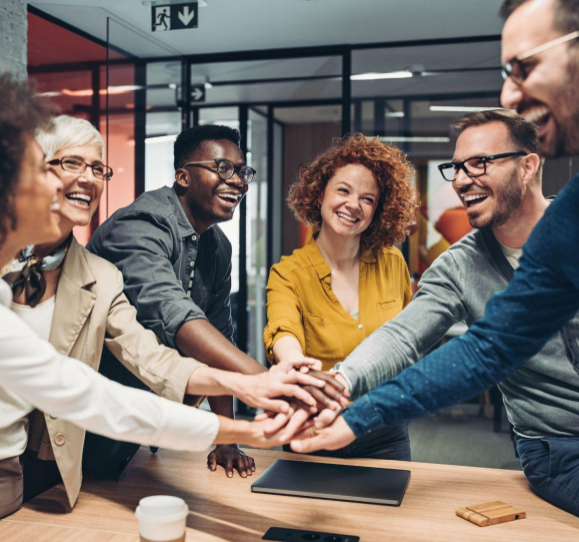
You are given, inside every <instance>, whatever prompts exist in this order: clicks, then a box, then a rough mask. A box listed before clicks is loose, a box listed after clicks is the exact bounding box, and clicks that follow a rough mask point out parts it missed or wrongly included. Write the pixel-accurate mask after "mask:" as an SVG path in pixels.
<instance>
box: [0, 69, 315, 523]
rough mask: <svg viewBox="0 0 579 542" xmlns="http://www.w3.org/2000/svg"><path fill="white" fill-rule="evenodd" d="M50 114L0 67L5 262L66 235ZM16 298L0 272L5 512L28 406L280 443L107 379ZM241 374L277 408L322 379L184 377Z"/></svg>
mask: <svg viewBox="0 0 579 542" xmlns="http://www.w3.org/2000/svg"><path fill="white" fill-rule="evenodd" d="M49 115H50V108H49V106H48V105H47V104H46V102H43V101H41V100H39V99H38V98H36V97H34V96H33V93H32V92H31V90H30V89H29V88H28V86H27V85H26V84H23V83H17V82H15V81H14V80H13V79H12V78H11V77H10V76H8V75H0V269H3V268H4V267H6V266H7V265H8V264H10V263H11V262H12V260H13V258H14V254H17V253H18V252H19V251H20V250H22V249H23V248H24V247H26V246H28V245H31V244H41V243H47V244H48V243H54V242H56V241H57V240H58V239H60V237H61V231H60V227H59V221H60V216H59V214H58V212H59V203H58V198H57V193H58V192H59V191H62V189H63V184H62V182H61V181H60V179H58V177H57V176H55V175H54V174H53V173H52V172H51V171H50V169H49V167H48V166H47V164H46V163H45V159H44V152H43V150H42V149H41V147H40V146H39V145H38V143H37V142H36V141H35V139H34V136H33V134H34V132H35V130H36V129H37V128H38V127H46V126H47V124H48V123H49V120H48V119H49ZM28 282H30V281H28V280H25V283H28ZM24 288H26V285H25V286H24ZM30 293H31V295H34V293H33V292H30ZM39 300H41V298H39ZM11 301H12V292H11V289H10V287H9V286H8V284H7V283H6V282H5V281H4V280H2V279H0V383H1V386H0V403H1V404H0V517H3V516H5V515H7V514H9V513H12V512H13V511H15V510H17V509H18V508H19V507H20V505H21V502H22V487H23V484H22V481H23V474H22V460H21V455H22V453H23V452H24V449H25V447H26V442H27V434H26V416H27V415H28V414H29V413H30V412H31V411H32V410H33V408H34V407H36V408H38V409H39V410H41V411H42V412H45V413H47V414H49V415H50V417H51V419H54V418H60V419H62V420H64V421H66V422H72V423H73V424H75V425H77V426H79V427H81V428H83V429H89V430H91V431H93V432H95V433H99V434H103V435H105V436H109V437H111V438H115V439H122V440H125V441H131V442H139V443H143V444H148V445H151V446H163V447H165V448H172V449H176V450H190V451H202V450H206V449H207V448H208V447H209V446H210V445H211V444H214V443H228V442H240V443H242V444H250V445H253V446H261V447H269V446H275V445H277V444H278V442H277V441H276V437H275V436H274V437H271V436H268V437H266V436H265V435H264V429H265V427H266V425H267V423H268V422H253V423H249V422H242V421H234V420H230V419H227V418H222V417H220V416H216V415H215V414H212V413H209V412H203V411H199V410H197V409H195V408H190V407H187V406H184V405H182V404H179V403H177V402H171V401H167V400H166V399H163V398H160V397H157V396H155V395H153V394H151V393H147V392H144V391H140V390H135V389H130V388H125V387H123V386H120V385H119V384H116V383H114V382H111V381H109V380H107V379H106V378H104V377H102V376H100V375H99V374H98V373H97V372H96V371H94V370H93V369H92V368H90V367H89V366H88V365H86V364H83V363H80V362H78V361H76V360H73V359H70V358H67V357H65V356H64V355H61V354H59V353H58V352H57V351H56V350H55V349H54V347H53V346H51V345H50V344H49V343H48V342H46V341H43V340H41V339H39V338H38V336H37V335H36V334H35V333H34V331H32V330H31V328H30V327H29V326H28V325H27V324H26V323H25V322H23V321H22V320H21V319H20V318H19V317H18V316H17V315H16V314H15V313H14V312H12V311H11V310H10V308H9V307H10V303H11ZM264 375H265V376H264ZM240 378H241V379H243V380H246V379H248V380H247V381H246V384H247V385H248V387H249V389H251V391H250V393H249V394H246V395H248V397H249V396H250V395H251V396H252V397H253V403H254V404H255V405H256V406H262V405H263V404H264V403H268V402H269V403H270V408H271V404H274V405H275V407H276V408H277V409H279V410H280V411H281V410H286V409H287V408H288V407H287V406H286V405H285V404H284V403H283V402H280V401H275V402H273V403H272V402H271V401H272V400H271V398H272V397H276V396H280V395H286V396H299V397H300V399H302V400H306V401H308V402H310V403H314V401H313V398H311V396H309V394H307V393H305V392H304V391H303V390H302V389H301V388H300V387H298V386H296V385H293V384H295V383H296V382H300V383H306V382H307V383H308V384H313V385H316V386H319V387H322V386H323V385H324V383H323V382H321V381H319V380H317V379H313V378H312V377H309V376H308V375H304V374H302V373H298V372H296V371H295V370H293V369H292V368H291V367H290V365H288V366H287V367H285V368H284V370H283V371H278V372H277V373H264V374H263V375H258V376H256V377H249V376H247V377H246V376H243V377H242V375H236V374H233V373H224V372H221V371H217V370H214V369H210V368H207V367H199V368H196V369H195V378H194V379H193V378H190V379H189V381H188V383H187V393H191V394H196V395H222V394H228V393H229V394H230V393H232V392H233V389H232V388H237V386H238V385H237V384H233V382H234V381H237V382H239V379H240ZM228 382H232V384H231V385H230V387H231V389H229V384H227V383H228ZM304 393H305V395H304ZM248 397H244V400H247V399H248ZM250 402H251V400H250ZM63 439H64V440H63ZM54 441H55V443H56V445H59V444H58V442H56V441H60V442H61V443H62V444H64V442H65V441H66V436H65V435H64V434H59V435H55V438H54Z"/></svg>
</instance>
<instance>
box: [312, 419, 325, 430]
mask: <svg viewBox="0 0 579 542" xmlns="http://www.w3.org/2000/svg"><path fill="white" fill-rule="evenodd" d="M314 427H315V428H316V429H321V428H322V427H324V424H323V423H322V422H320V421H315V422H314Z"/></svg>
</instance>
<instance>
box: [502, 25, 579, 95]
mask: <svg viewBox="0 0 579 542" xmlns="http://www.w3.org/2000/svg"><path fill="white" fill-rule="evenodd" d="M575 38H579V30H576V31H575V32H571V33H570V34H566V35H565V36H561V37H560V38H557V39H554V40H552V41H548V42H547V43H544V44H543V45H539V47H535V48H534V49H531V50H530V51H527V52H526V53H521V54H520V55H517V56H516V57H514V58H511V60H509V61H508V62H507V63H506V64H505V67H504V68H503V69H502V71H501V74H502V76H503V79H504V80H505V81H506V80H507V78H508V77H510V78H511V79H512V80H513V82H514V83H516V84H517V85H520V84H521V83H522V82H523V81H524V80H525V79H526V78H527V75H529V74H528V73H527V68H526V67H525V64H524V63H523V60H526V59H527V58H529V57H532V56H534V55H536V54H538V53H542V52H543V51H546V50H547V49H551V47H555V46H557V45H560V44H561V43H565V42H567V41H571V40H574V39H575Z"/></svg>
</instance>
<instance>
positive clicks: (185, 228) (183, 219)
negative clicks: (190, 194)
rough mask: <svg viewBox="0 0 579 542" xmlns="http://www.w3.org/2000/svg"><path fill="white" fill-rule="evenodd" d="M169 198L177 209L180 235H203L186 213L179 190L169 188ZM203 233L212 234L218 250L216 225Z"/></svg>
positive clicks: (185, 236) (182, 236) (182, 237)
mask: <svg viewBox="0 0 579 542" xmlns="http://www.w3.org/2000/svg"><path fill="white" fill-rule="evenodd" d="M169 199H170V200H171V204H172V205H173V208H174V209H175V216H176V217H177V225H178V226H179V236H180V237H181V239H185V238H187V237H191V236H192V235H194V234H197V236H198V238H199V237H201V235H199V234H198V233H197V232H196V231H195V228H194V227H193V226H192V225H191V222H189V219H188V218H187V215H186V214H185V209H183V206H182V205H181V202H180V201H179V197H178V196H177V192H175V189H174V188H173V187H170V188H169ZM203 235H206V236H210V237H211V239H212V241H213V245H214V248H215V250H217V232H216V230H215V226H211V227H210V228H209V229H208V230H207V231H206V232H205V233H204V234H203Z"/></svg>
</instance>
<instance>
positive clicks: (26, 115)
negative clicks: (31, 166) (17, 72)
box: [0, 73, 55, 246]
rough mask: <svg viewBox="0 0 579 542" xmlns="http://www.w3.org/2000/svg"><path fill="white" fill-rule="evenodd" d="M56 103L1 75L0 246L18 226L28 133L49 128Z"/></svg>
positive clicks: (31, 134)
mask: <svg viewBox="0 0 579 542" xmlns="http://www.w3.org/2000/svg"><path fill="white" fill-rule="evenodd" d="M54 112H55V109H54V106H53V105H52V104H50V103H49V102H48V101H47V100H44V99H41V98H39V97H37V96H35V95H34V89H33V88H32V87H31V86H30V85H28V83H26V82H19V81H16V80H15V79H14V78H13V77H12V75H10V74H9V73H4V74H1V75H0V246H2V245H3V244H4V242H5V240H6V236H7V235H8V232H9V231H11V230H14V229H16V212H15V209H14V207H15V205H14V203H15V202H14V198H15V195H16V187H17V186H18V180H19V178H20V169H21V166H22V160H23V159H24V152H25V150H26V144H27V139H26V136H27V135H29V136H32V137H34V133H35V131H36V130H37V129H38V128H49V127H50V118H51V116H52V114H53V113H54Z"/></svg>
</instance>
